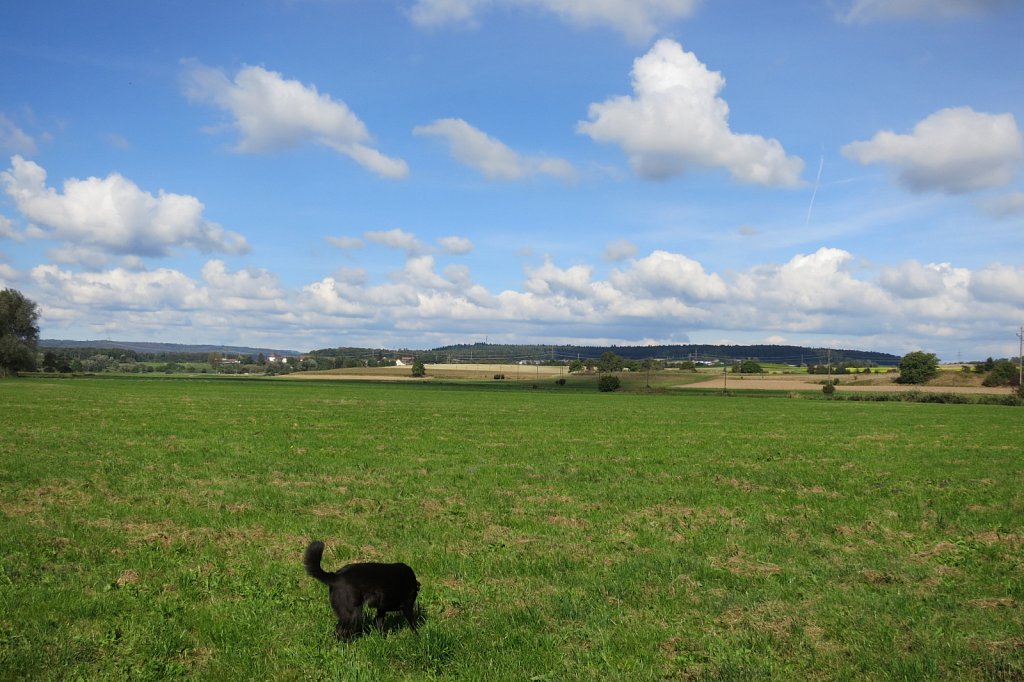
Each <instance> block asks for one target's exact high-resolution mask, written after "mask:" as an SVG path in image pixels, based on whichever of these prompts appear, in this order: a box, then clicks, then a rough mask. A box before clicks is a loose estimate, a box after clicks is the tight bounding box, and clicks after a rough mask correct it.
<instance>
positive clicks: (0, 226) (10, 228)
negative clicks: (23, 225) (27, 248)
mask: <svg viewBox="0 0 1024 682" xmlns="http://www.w3.org/2000/svg"><path fill="white" fill-rule="evenodd" d="M24 238H25V235H24V234H22V233H21V232H19V231H18V230H17V229H15V227H14V223H13V222H11V219H10V218H8V217H7V216H5V215H3V214H0V239H12V240H14V241H16V242H20V241H21V240H22V239H24Z"/></svg>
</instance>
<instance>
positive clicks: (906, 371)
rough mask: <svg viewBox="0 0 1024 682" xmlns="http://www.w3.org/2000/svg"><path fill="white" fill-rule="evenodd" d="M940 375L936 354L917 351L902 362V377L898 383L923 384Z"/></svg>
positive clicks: (904, 357) (905, 356)
mask: <svg viewBox="0 0 1024 682" xmlns="http://www.w3.org/2000/svg"><path fill="white" fill-rule="evenodd" d="M938 374H939V358H937V357H936V356H935V353H925V352H924V351H920V350H915V351H913V352H912V353H907V354H906V355H904V356H903V359H902V360H900V377H899V379H897V380H896V381H897V382H899V383H901V384H923V383H926V382H927V381H928V380H929V379H933V378H935V377H936V376H938Z"/></svg>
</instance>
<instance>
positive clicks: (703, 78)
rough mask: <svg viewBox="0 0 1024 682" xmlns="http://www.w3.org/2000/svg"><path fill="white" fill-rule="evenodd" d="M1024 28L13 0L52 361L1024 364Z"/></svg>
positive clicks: (983, 1)
mask: <svg viewBox="0 0 1024 682" xmlns="http://www.w3.org/2000/svg"><path fill="white" fill-rule="evenodd" d="M1022 33H1024V3H1020V2H1015V1H1013V0H787V1H786V2H775V3H752V2H748V1H741V0H605V1H603V2H600V3H597V2H589V1H587V0H395V1H393V2H391V1H387V0H259V1H258V2H248V3H240V2H235V3H228V2H222V3H221V2H212V3H211V2H180V3H144V2H136V1H134V0H132V1H130V2H120V1H117V0H106V1H103V2H99V1H98V0H97V1H92V0H82V1H81V2H52V1H49V0H38V1H36V2H32V3H15V4H14V5H12V6H11V7H8V8H6V9H5V11H4V20H3V22H0V286H3V287H12V288H16V289H19V290H21V291H22V292H23V293H25V294H26V295H27V296H29V297H30V298H32V299H33V300H34V301H36V302H37V303H38V304H39V307H40V310H41V313H42V317H41V320H40V326H41V331H42V336H43V337H45V338H73V339H103V338H112V339H119V340H153V341H168V342H178V343H225V344H232V345H252V346H261V347H265V346H269V347H279V348H291V349H297V350H308V349H313V348H322V347H328V346H341V345H350V346H370V347H408V348H430V347H435V346H439V345H443V344H447V343H473V342H476V341H483V340H485V339H487V340H489V341H491V342H492V343H494V342H507V343H517V342H523V343H587V344H593V343H617V344H644V343H689V342H692V343H786V344H799V345H811V346H830V347H845V348H851V347H852V348H862V349H870V350H881V351H887V352H892V353H898V354H902V353H905V352H908V351H911V350H917V349H924V350H927V351H930V352H935V353H938V354H939V356H940V357H941V358H943V359H945V360H950V361H956V360H957V359H963V360H969V359H978V358H984V357H986V356H990V355H991V356H997V357H998V356H1011V355H1016V352H1017V343H1018V339H1017V336H1016V332H1017V331H1018V328H1019V327H1020V325H1022V324H1024V262H1022V254H1024V133H1022V125H1024V124H1022V121H1024V48H1022V47H1021V41H1020V36H1021V35H1022Z"/></svg>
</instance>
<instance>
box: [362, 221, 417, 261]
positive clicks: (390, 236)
mask: <svg viewBox="0 0 1024 682" xmlns="http://www.w3.org/2000/svg"><path fill="white" fill-rule="evenodd" d="M363 236H364V237H365V238H366V240H367V241H370V242H373V243H374V244H380V245H381V246H386V247H388V248H389V249H397V250H399V251H405V252H406V253H408V254H410V255H417V254H421V253H424V252H426V250H427V247H426V245H425V244H424V243H423V242H421V241H420V240H419V239H417V238H416V235H415V234H413V233H411V232H406V231H405V230H402V229H399V228H397V227H396V228H395V229H393V230H371V231H369V232H364V233H363Z"/></svg>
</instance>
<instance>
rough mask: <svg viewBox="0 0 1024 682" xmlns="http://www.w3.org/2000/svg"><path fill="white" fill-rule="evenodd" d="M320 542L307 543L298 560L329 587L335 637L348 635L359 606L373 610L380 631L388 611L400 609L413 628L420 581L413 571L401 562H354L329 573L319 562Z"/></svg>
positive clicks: (356, 623) (353, 629) (356, 622)
mask: <svg viewBox="0 0 1024 682" xmlns="http://www.w3.org/2000/svg"><path fill="white" fill-rule="evenodd" d="M323 554H324V543H322V542H320V541H319V540H315V541H313V542H311V543H309V546H308V547H307V548H306V552H305V554H304V555H303V560H302V563H303V564H304V565H305V567H306V572H307V573H308V574H309V575H310V576H311V577H313V578H316V579H317V580H319V581H320V582H322V583H324V584H325V585H327V586H328V587H329V588H330V600H331V608H332V609H334V613H335V615H337V616H338V628H337V634H338V637H339V638H343V639H348V638H350V637H352V636H353V635H354V634H355V632H356V630H357V629H358V628H359V624H360V623H361V621H362V611H363V606H369V607H371V608H374V609H376V610H377V617H376V622H377V628H378V629H380V630H383V628H384V615H385V614H386V613H387V612H388V611H402V612H403V613H404V614H405V618H406V620H408V621H409V627H411V628H412V629H413V631H414V632H415V630H416V616H415V610H414V607H415V604H416V596H417V594H419V589H420V584H419V582H418V581H417V580H416V573H415V572H413V570H412V568H411V567H409V566H408V565H406V564H403V563H394V564H381V563H372V562H370V563H355V564H348V565H347V566H343V567H342V568H340V569H338V570H337V571H335V572H333V573H330V572H327V571H325V570H323V567H322V566H321V565H320V563H321V561H322V559H323Z"/></svg>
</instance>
